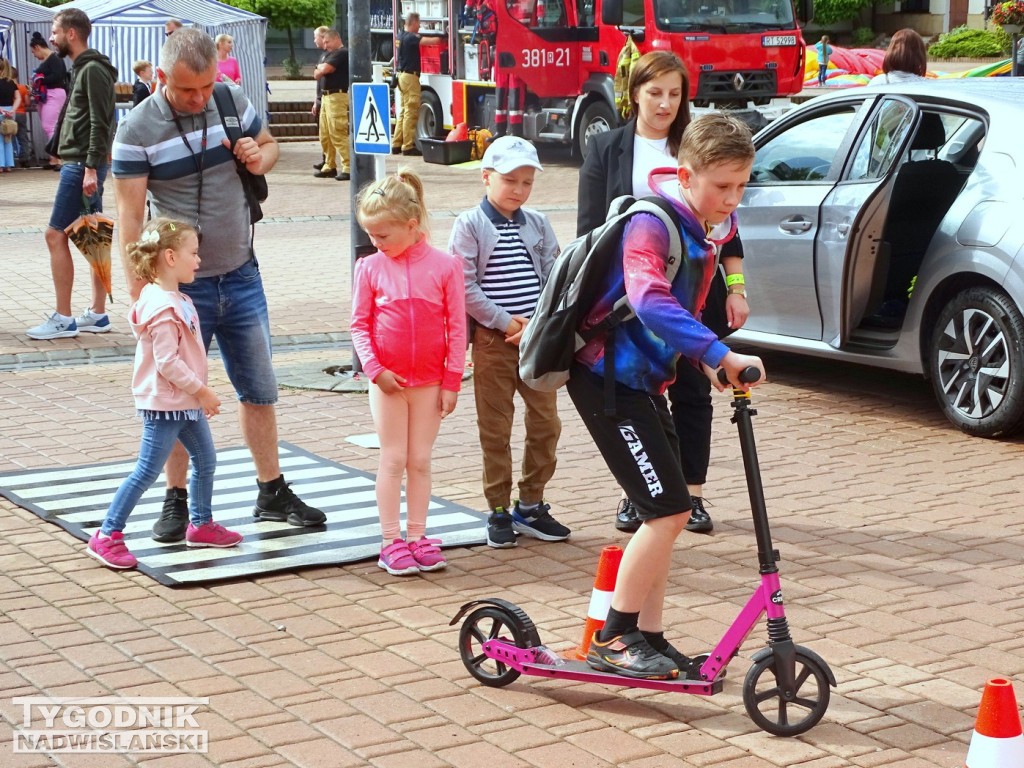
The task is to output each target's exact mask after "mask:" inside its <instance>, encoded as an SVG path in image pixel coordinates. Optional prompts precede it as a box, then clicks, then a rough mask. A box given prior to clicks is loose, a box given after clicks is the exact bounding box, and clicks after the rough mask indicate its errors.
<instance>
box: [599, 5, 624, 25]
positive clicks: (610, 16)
mask: <svg viewBox="0 0 1024 768" xmlns="http://www.w3.org/2000/svg"><path fill="white" fill-rule="evenodd" d="M601 23H602V24H607V25H608V26H611V27H617V26H619V25H620V24H622V0H604V2H602V3H601Z"/></svg>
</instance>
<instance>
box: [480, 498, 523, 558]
mask: <svg viewBox="0 0 1024 768" xmlns="http://www.w3.org/2000/svg"><path fill="white" fill-rule="evenodd" d="M487 546H488V547H494V548H495V549H509V548H510V547H515V546H518V542H517V541H516V533H515V531H513V530H512V513H511V512H509V511H508V510H507V509H505V508H504V507H495V508H494V510H493V511H492V512H491V515H490V517H488V518H487Z"/></svg>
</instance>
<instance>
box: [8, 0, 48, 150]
mask: <svg viewBox="0 0 1024 768" xmlns="http://www.w3.org/2000/svg"><path fill="white" fill-rule="evenodd" d="M52 20H53V11H51V10H50V9H49V8H44V7H43V6H41V5H36V4H34V3H27V2H24V0H0V56H3V57H4V58H5V59H7V60H8V61H10V62H11V63H12V64H13V65H14V66H15V67H17V69H18V82H19V83H26V84H27V83H29V82H30V81H31V79H32V73H33V72H34V71H35V69H36V67H38V66H39V61H38V60H37V59H36V57H35V56H33V55H32V51H31V50H30V49H29V47H28V41H29V38H30V37H32V33H33V32H38V33H39V34H41V35H42V36H43V38H44V39H46V40H49V39H50V24H51V21H52ZM28 129H29V135H30V136H31V137H32V145H33V148H34V149H35V155H34V156H35V157H38V158H45V157H46V152H44V151H43V147H45V146H46V134H44V133H43V126H42V124H41V123H40V122H39V116H38V115H37V114H35V113H34V112H29V113H28Z"/></svg>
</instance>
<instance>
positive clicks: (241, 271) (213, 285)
mask: <svg viewBox="0 0 1024 768" xmlns="http://www.w3.org/2000/svg"><path fill="white" fill-rule="evenodd" d="M180 290H181V291H183V292H184V293H187V294H188V295H189V298H191V299H192V303H193V304H195V305H196V312H198V313H199V324H200V326H201V328H202V331H203V344H205V345H206V348H207V350H209V348H210V341H211V340H212V339H213V338H214V337H216V338H217V346H218V348H219V349H220V356H221V359H222V360H223V361H224V369H225V370H226V371H227V374H228V378H229V379H231V385H232V386H233V387H234V388H235V393H236V394H237V395H238V399H239V401H240V402H243V403H249V404H250V405H273V404H274V403H276V402H277V380H276V379H275V378H274V367H273V364H272V361H271V348H270V316H269V314H268V312H267V297H266V295H265V294H264V293H263V278H262V277H261V276H260V267H259V264H258V263H257V261H256V259H255V257H254V258H252V259H250V260H249V261H247V262H246V263H245V264H243V265H242V266H240V267H239V268H238V269H235V270H232V271H231V272H228V273H227V274H223V275H216V276H213V277H198V278H196V280H195V281H194V282H192V283H187V284H185V283H183V284H182V285H181V286H180Z"/></svg>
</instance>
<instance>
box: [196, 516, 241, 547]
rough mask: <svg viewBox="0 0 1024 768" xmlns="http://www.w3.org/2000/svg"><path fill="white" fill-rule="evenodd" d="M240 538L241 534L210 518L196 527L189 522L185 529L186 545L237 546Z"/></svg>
mask: <svg viewBox="0 0 1024 768" xmlns="http://www.w3.org/2000/svg"><path fill="white" fill-rule="evenodd" d="M241 540H242V534H240V533H238V532H236V531H229V530H228V529H227V528H225V527H224V526H223V525H219V524H217V523H215V522H213V521H212V520H211V521H210V522H208V523H203V524H202V525H200V526H199V527H198V528H197V527H196V526H194V525H192V523H189V524H188V528H187V529H186V530H185V546H186V547H216V548H218V549H225V548H227V547H234V546H237V545H238V542H240V541H241Z"/></svg>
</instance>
